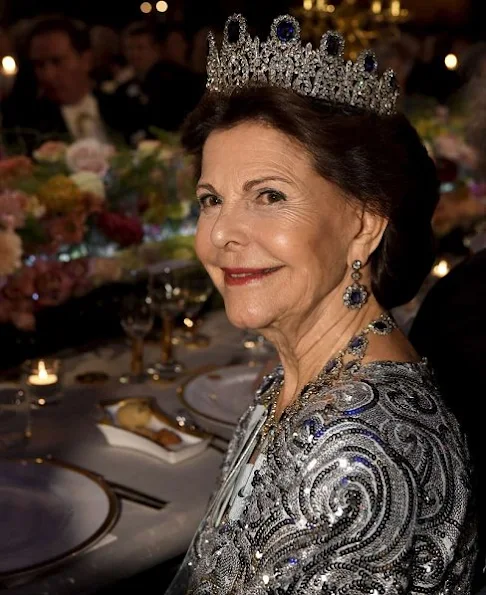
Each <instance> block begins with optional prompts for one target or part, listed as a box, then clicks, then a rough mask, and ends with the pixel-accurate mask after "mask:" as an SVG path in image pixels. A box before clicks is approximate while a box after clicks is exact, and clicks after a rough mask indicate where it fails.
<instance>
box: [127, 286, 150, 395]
mask: <svg viewBox="0 0 486 595" xmlns="http://www.w3.org/2000/svg"><path fill="white" fill-rule="evenodd" d="M120 323H121V326H122V328H123V330H124V331H125V333H126V335H127V336H128V337H129V339H130V342H131V365H130V373H128V374H124V375H122V376H120V378H119V380H120V382H122V383H123V384H128V383H139V382H143V381H144V380H146V379H147V374H146V372H145V369H144V364H143V352H144V341H145V337H146V336H147V335H148V333H149V332H150V331H151V330H152V326H153V323H154V314H153V310H152V306H151V303H150V299H149V298H148V296H145V297H143V296H139V295H133V294H132V295H128V296H126V297H125V298H124V299H123V300H122V301H121V305H120Z"/></svg>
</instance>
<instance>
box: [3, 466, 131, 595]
mask: <svg viewBox="0 0 486 595" xmlns="http://www.w3.org/2000/svg"><path fill="white" fill-rule="evenodd" d="M0 502H1V507H0V527H1V530H0V584H7V585H10V584H14V585H15V584H21V583H22V582H26V581H28V580H31V578H33V577H34V576H36V575H38V574H43V573H45V572H48V571H51V570H52V569H53V568H55V567H57V566H59V565H61V564H63V563H65V562H67V561H68V560H70V559H72V558H73V557H74V556H77V555H79V554H81V553H82V552H85V551H86V550H87V549H89V548H90V547H92V546H93V545H94V544H95V543H97V542H98V541H99V540H100V539H102V538H103V537H104V536H105V535H106V534H107V533H108V532H109V531H110V530H111V529H112V528H113V526H114V525H115V523H116V521H117V519H118V516H119V513H120V508H119V502H118V499H117V497H116V496H115V494H114V493H113V491H112V490H111V489H110V487H109V486H108V484H107V483H106V482H105V481H104V480H103V479H102V478H100V477H99V476H97V475H95V474H93V473H90V472H88V471H85V470H83V469H79V468H77V467H74V466H71V465H68V464H66V463H62V462H60V461H54V460H49V459H43V458H37V459H2V460H0Z"/></svg>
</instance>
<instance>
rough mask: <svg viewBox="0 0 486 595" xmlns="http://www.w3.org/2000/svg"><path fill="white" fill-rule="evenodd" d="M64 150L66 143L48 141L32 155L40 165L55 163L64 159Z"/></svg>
mask: <svg viewBox="0 0 486 595" xmlns="http://www.w3.org/2000/svg"><path fill="white" fill-rule="evenodd" d="M66 150H67V145H66V143H63V142H61V141H53V140H49V141H47V142H45V143H43V144H42V145H41V146H40V147H39V148H38V149H37V150H36V151H34V153H33V155H34V157H35V159H36V160H37V161H39V162H41V163H57V162H58V161H61V160H62V159H64V156H65V154H66Z"/></svg>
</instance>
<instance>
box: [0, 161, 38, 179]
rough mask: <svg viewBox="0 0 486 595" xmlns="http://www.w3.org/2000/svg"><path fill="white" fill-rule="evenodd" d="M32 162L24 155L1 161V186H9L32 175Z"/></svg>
mask: <svg viewBox="0 0 486 595" xmlns="http://www.w3.org/2000/svg"><path fill="white" fill-rule="evenodd" d="M32 169H33V163H32V161H31V160H30V159H29V158H28V157H25V156H23V155H19V156H17V157H9V158H8V159H1V160H0V185H1V184H2V183H3V184H9V183H11V182H14V181H15V180H17V179H19V178H22V177H24V176H29V175H30V174H31V173H32Z"/></svg>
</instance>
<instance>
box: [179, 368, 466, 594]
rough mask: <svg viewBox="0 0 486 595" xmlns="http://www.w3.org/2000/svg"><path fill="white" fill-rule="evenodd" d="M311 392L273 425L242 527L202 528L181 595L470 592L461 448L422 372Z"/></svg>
mask: <svg viewBox="0 0 486 595" xmlns="http://www.w3.org/2000/svg"><path fill="white" fill-rule="evenodd" d="M281 373H282V372H281V370H277V371H276V372H275V373H274V374H273V376H272V377H271V380H273V381H274V380H275V379H276V378H277V377H278V376H279V375H280V374H281ZM267 385H268V381H267ZM317 388H319V387H317ZM311 389H312V392H313V393H314V394H312V396H311V397H310V398H309V399H308V400H307V401H306V402H305V404H304V406H303V407H302V408H301V409H300V410H297V411H296V412H294V413H293V414H292V415H291V416H284V417H283V418H282V420H281V424H280V431H279V432H278V433H277V434H276V435H275V436H274V438H273V440H272V442H271V443H270V445H269V448H268V452H267V457H266V460H265V463H264V464H263V466H262V467H261V468H260V469H259V471H257V472H255V475H254V477H253V481H252V486H253V488H252V491H251V493H250V495H249V496H248V497H247V499H246V500H245V505H244V508H243V511H242V513H241V516H240V518H239V519H238V520H236V521H228V520H226V521H224V522H223V523H222V524H220V525H219V526H214V525H212V522H211V518H210V516H208V517H207V518H206V519H205V521H203V523H202V524H201V526H200V529H199V531H198V534H197V536H196V539H195V541H194V543H193V547H192V550H191V552H190V556H189V566H190V568H191V578H190V588H189V592H190V593H194V594H197V595H203V594H207V595H209V594H211V595H212V594H214V595H216V594H217V595H230V594H235V595H236V594H238V595H264V594H268V593H274V594H282V595H283V594H284V593H285V594H301V593H302V594H303V593H306V594H307V593H323V594H326V595H364V594H366V595H402V594H407V595H418V594H429V595H452V594H454V595H458V594H467V593H469V584H470V580H471V572H472V565H473V563H474V559H475V546H474V539H475V525H474V519H473V517H472V513H471V505H470V476H469V473H470V471H469V459H468V454H467V448H466V446H465V443H464V439H463V437H462V435H461V433H460V430H459V427H458V425H457V422H456V420H455V419H454V418H453V417H452V415H451V414H450V413H449V412H448V411H447V410H446V408H445V407H444V405H443V404H442V402H441V400H440V397H439V395H438V393H437V390H436V388H435V385H434V382H433V379H432V376H431V374H430V372H429V370H428V368H427V366H426V364H425V363H423V362H422V363H419V364H401V363H392V362H388V363H387V362H382V363H374V364H368V365H365V366H363V367H362V369H361V371H360V374H359V376H358V377H356V378H355V379H354V380H352V381H348V382H347V383H346V384H342V385H339V386H336V387H334V388H331V389H329V388H325V387H323V388H322V391H321V392H319V390H316V386H315V385H314V386H311V385H309V387H308V390H311ZM306 390H307V389H306ZM261 394H262V391H260V392H259V393H258V394H257V402H258V399H259V398H260V395H261ZM247 419H248V415H245V416H243V418H242V420H241V422H240V428H239V430H238V431H237V432H236V434H235V438H234V439H233V442H232V444H231V447H230V450H229V455H228V459H227V461H226V463H225V466H224V468H223V476H222V480H223V481H224V478H225V469H226V470H227V469H228V467H229V465H230V464H231V459H232V456H234V453H235V452H236V451H237V448H238V445H239V441H240V440H241V439H242V435H244V427H245V423H246V420H247Z"/></svg>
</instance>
